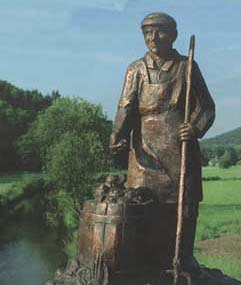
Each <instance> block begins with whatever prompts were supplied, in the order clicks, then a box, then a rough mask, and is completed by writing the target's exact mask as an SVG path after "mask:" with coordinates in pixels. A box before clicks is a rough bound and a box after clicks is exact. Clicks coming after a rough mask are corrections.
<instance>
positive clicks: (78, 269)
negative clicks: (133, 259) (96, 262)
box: [46, 259, 241, 285]
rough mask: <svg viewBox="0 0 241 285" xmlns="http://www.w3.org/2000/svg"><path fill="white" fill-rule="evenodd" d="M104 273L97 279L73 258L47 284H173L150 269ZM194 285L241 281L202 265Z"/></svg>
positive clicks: (225, 284)
mask: <svg viewBox="0 0 241 285" xmlns="http://www.w3.org/2000/svg"><path fill="white" fill-rule="evenodd" d="M104 275H105V276H102V278H101V280H100V279H99V281H97V280H95V273H94V272H93V271H92V270H91V268H90V267H89V266H87V265H84V266H83V265H82V266H81V264H80V263H79V261H78V260H77V259H72V260H70V261H69V262H68V264H67V266H66V268H65V269H64V270H57V271H56V273H55V275H54V278H53V280H51V281H48V282H47V283H46V285H87V284H88V285H123V284H125V285H173V279H172V277H171V276H167V275H166V274H162V273H157V272H150V270H148V271H146V272H144V271H141V272H138V273H137V274H133V275H125V276H119V275H118V274H115V275H114V276H110V275H108V274H104ZM107 275H108V276H107ZM186 284H187V282H186V281H184V280H183V281H181V282H180V285H186ZM192 285H241V282H240V281H238V280H235V279H233V278H230V277H228V276H226V275H224V274H223V273H222V271H221V270H218V269H209V268H206V267H201V270H200V273H199V274H198V275H196V276H192Z"/></svg>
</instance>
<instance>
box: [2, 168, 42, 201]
mask: <svg viewBox="0 0 241 285" xmlns="http://www.w3.org/2000/svg"><path fill="white" fill-rule="evenodd" d="M43 177H45V175H44V174H42V173H27V172H22V173H17V174H10V175H2V176H0V205H1V204H4V203H8V202H11V201H13V200H14V199H16V198H18V197H19V196H21V195H23V194H24V191H25V190H26V186H28V185H31V184H32V183H34V182H35V181H37V180H39V179H40V178H43Z"/></svg>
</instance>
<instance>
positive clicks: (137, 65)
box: [128, 57, 145, 72]
mask: <svg viewBox="0 0 241 285" xmlns="http://www.w3.org/2000/svg"><path fill="white" fill-rule="evenodd" d="M143 69H145V63H144V58H143V57H142V58H139V59H137V60H135V61H133V62H131V63H130V64H129V65H128V71H129V72H141V71H142V70H143Z"/></svg>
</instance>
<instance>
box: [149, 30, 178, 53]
mask: <svg viewBox="0 0 241 285" xmlns="http://www.w3.org/2000/svg"><path fill="white" fill-rule="evenodd" d="M143 34H144V38H145V42H146V46H147V47H148V49H149V50H150V51H151V52H152V53H154V54H157V55H160V54H161V53H165V52H166V51H168V50H169V49H170V47H171V46H172V42H173V39H172V38H171V36H170V34H169V33H168V32H167V31H163V30H162V29H161V27H160V26H151V25H150V26H146V27H144V29H143Z"/></svg>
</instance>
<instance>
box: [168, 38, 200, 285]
mask: <svg viewBox="0 0 241 285" xmlns="http://www.w3.org/2000/svg"><path fill="white" fill-rule="evenodd" d="M194 47H195V36H194V35H192V36H191V39H190V48H189V56H188V69H187V88H186V102H185V119H184V123H189V122H190V91H191V81H192V67H193V58H194ZM187 147H188V141H183V142H182V152H181V174H180V184H179V194H178V213H177V232H176V247H175V256H174V259H173V270H174V285H177V284H178V280H179V277H180V275H184V276H185V274H183V273H184V272H180V266H181V262H180V245H181V240H182V236H183V208H184V191H185V179H186V161H187ZM186 277H187V276H186ZM189 277H190V276H189ZM188 279H190V278H188ZM190 282H191V281H190V280H189V283H190Z"/></svg>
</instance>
